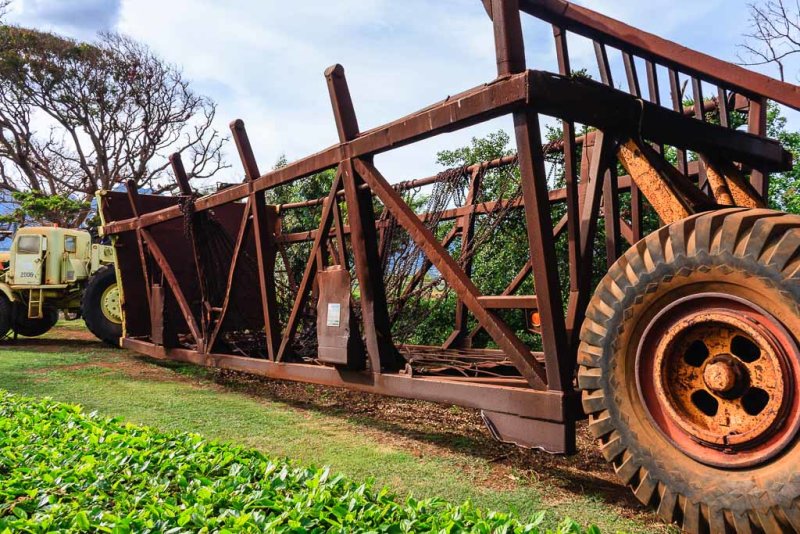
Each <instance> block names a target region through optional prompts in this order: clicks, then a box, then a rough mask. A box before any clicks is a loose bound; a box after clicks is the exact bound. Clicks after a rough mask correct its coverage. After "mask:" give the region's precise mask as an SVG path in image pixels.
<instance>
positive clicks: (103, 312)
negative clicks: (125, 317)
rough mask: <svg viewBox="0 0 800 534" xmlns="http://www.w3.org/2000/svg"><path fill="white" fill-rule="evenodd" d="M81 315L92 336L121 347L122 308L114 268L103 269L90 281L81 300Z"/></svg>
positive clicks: (108, 266) (107, 266) (109, 266)
mask: <svg viewBox="0 0 800 534" xmlns="http://www.w3.org/2000/svg"><path fill="white" fill-rule="evenodd" d="M81 315H82V316H83V320H84V322H85V323H86V327H87V328H88V329H89V330H90V331H91V332H92V334H94V335H95V336H97V338H98V339H100V340H102V341H105V342H106V343H108V344H109V345H113V346H115V347H119V338H120V337H122V308H121V303H120V298H119V287H118V286H117V274H116V272H115V270H114V267H113V266H111V265H106V266H104V267H101V268H100V269H98V270H97V272H96V273H95V274H94V275H93V276H92V277H91V278H90V279H89V283H88V284H86V289H85V290H84V291H83V297H82V298H81Z"/></svg>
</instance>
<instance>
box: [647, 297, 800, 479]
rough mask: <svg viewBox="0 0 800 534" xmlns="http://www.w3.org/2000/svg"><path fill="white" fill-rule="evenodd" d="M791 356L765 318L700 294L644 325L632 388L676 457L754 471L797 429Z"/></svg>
mask: <svg viewBox="0 0 800 534" xmlns="http://www.w3.org/2000/svg"><path fill="white" fill-rule="evenodd" d="M797 357H798V349H797V346H796V344H795V343H794V340H793V339H792V338H791V336H790V335H789V334H788V333H787V332H786V331H785V329H783V327H782V326H781V324H780V323H779V322H778V321H777V320H776V319H775V318H774V317H772V316H771V315H769V314H768V313H766V312H764V311H763V310H761V309H759V308H756V307H755V306H753V305H752V304H750V303H746V302H744V301H742V300H740V299H738V298H734V297H730V296H724V295H719V294H701V295H696V296H692V297H687V298H685V299H682V300H680V301H678V302H676V303H674V304H673V305H671V306H668V307H667V308H665V309H664V310H663V311H662V312H661V313H659V314H658V315H657V316H656V317H655V318H654V319H653V320H652V321H651V322H650V324H649V326H648V328H647V329H646V331H645V332H644V334H643V336H642V342H641V344H640V346H639V352H638V354H637V386H638V388H639V392H640V395H641V396H642V398H643V401H644V403H645V406H646V407H647V409H648V411H649V415H650V416H651V419H652V420H653V421H654V422H655V423H656V426H657V427H658V428H659V430H661V431H662V432H663V433H664V434H665V435H666V436H667V437H668V438H669V439H670V440H671V441H672V442H673V443H674V444H675V445H676V446H678V448H680V449H681V450H682V451H683V452H685V453H686V454H688V455H689V456H692V457H693V458H695V459H697V460H700V461H702V462H704V463H708V464H711V465H719V466H725V467H733V466H747V465H754V464H757V463H760V462H763V461H766V460H767V459H769V458H770V457H772V456H774V455H775V454H777V453H778V452H780V450H781V449H782V448H783V447H784V446H785V445H786V444H787V443H788V442H789V440H791V438H792V437H793V436H794V434H795V433H796V431H797V428H798V424H800V418H798V417H797V413H796V412H797V410H796V409H795V410H793V409H792V406H793V405H795V403H796V402H797V399H795V395H794V389H795V379H794V366H795V365H796V362H797ZM793 362H794V363H793ZM790 415H791V417H790Z"/></svg>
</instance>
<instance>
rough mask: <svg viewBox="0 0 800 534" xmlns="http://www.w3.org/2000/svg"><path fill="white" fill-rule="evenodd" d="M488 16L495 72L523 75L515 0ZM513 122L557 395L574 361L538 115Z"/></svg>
mask: <svg viewBox="0 0 800 534" xmlns="http://www.w3.org/2000/svg"><path fill="white" fill-rule="evenodd" d="M492 16H493V23H494V36H495V47H496V51H497V70H498V72H497V74H498V75H499V76H504V75H509V74H515V73H518V72H524V71H525V46H524V43H523V40H522V22H521V20H520V14H519V2H518V0H493V1H492ZM513 118H514V132H515V135H516V140H517V151H518V153H519V168H520V175H521V180H522V196H523V199H524V202H525V220H526V222H527V226H528V245H529V247H530V253H531V263H532V266H533V281H534V286H535V288H536V298H537V299H538V303H539V313H540V315H541V318H542V346H543V348H544V353H545V367H546V370H547V387H548V389H551V390H556V391H571V390H572V381H573V378H574V376H573V375H574V371H575V362H574V361H573V360H574V358H573V356H572V355H571V354H570V351H569V350H568V347H567V333H566V325H565V322H564V312H563V309H562V303H561V289H560V286H559V279H558V270H557V269H558V266H557V264H556V261H555V258H556V251H555V244H554V242H553V221H552V218H551V215H550V201H549V197H548V187H547V173H546V171H545V162H544V153H543V152H542V136H541V131H540V129H539V116H538V114H537V113H536V112H534V111H532V110H530V109H527V108H526V109H521V110H517V111H515V112H514V114H513Z"/></svg>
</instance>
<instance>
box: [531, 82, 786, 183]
mask: <svg viewBox="0 0 800 534" xmlns="http://www.w3.org/2000/svg"><path fill="white" fill-rule="evenodd" d="M530 83H531V85H530V88H531V90H530V98H531V107H533V108H534V109H536V110H537V111H539V112H540V113H542V114H545V115H552V116H557V117H559V118H561V119H563V120H570V121H574V122H576V123H580V124H586V125H589V126H593V127H595V128H597V129H599V130H603V131H605V132H607V133H611V134H613V135H616V136H626V137H641V138H643V139H646V140H648V141H652V142H655V143H658V144H663V145H670V146H674V147H677V148H682V149H690V150H693V151H696V152H700V153H704V154H715V155H718V156H719V157H723V158H725V159H730V160H731V161H736V162H739V163H744V164H746V165H748V166H750V167H756V168H764V169H765V170H775V171H780V170H788V169H790V168H791V166H792V161H791V154H790V153H789V152H787V151H786V150H784V148H783V147H782V146H781V144H780V143H779V142H777V141H773V140H769V139H765V138H763V137H760V136H758V135H752V134H748V133H746V132H741V131H738V130H731V129H729V128H724V127H722V126H718V125H715V124H710V123H704V122H700V121H698V120H696V119H693V118H691V117H686V116H685V115H683V114H681V113H678V112H675V111H671V110H669V109H666V108H664V107H662V106H659V105H656V104H653V103H651V102H647V101H644V100H641V99H638V98H635V97H634V96H632V95H629V94H627V93H624V92H622V91H618V90H616V89H613V88H611V87H607V86H605V85H603V84H601V83H598V82H595V81H592V80H586V79H575V78H568V77H565V76H560V75H557V74H552V73H548V72H542V71H532V72H530Z"/></svg>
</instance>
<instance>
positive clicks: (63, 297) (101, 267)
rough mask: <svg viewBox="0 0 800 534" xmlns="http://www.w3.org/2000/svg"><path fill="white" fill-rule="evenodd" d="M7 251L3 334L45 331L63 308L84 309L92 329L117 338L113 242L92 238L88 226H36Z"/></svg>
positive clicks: (0, 275) (0, 291) (0, 314)
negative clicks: (106, 242) (74, 227)
mask: <svg viewBox="0 0 800 534" xmlns="http://www.w3.org/2000/svg"><path fill="white" fill-rule="evenodd" d="M4 256H5V257H3V258H0V259H5V260H6V262H4V263H3V269H0V298H1V299H2V302H0V337H2V336H4V335H5V334H6V333H7V332H8V331H9V330H14V332H15V333H18V334H21V335H24V336H35V335H41V334H42V333H44V332H46V331H47V330H49V328H51V327H52V326H53V325H55V323H56V321H57V320H58V311H59V310H64V311H69V312H73V313H80V314H82V315H83V316H84V319H85V320H86V322H87V326H89V327H90V330H92V332H93V333H95V334H96V335H97V336H98V337H100V338H101V339H103V340H104V341H108V342H109V343H112V344H115V343H116V340H117V339H118V338H119V333H121V324H122V317H121V301H120V298H119V291H118V289H117V285H116V273H115V271H114V251H113V248H112V247H109V246H105V245H99V244H94V243H92V238H91V235H90V234H89V232H87V231H84V230H74V229H68V228H59V227H55V226H35V227H26V228H20V229H19V230H17V232H16V234H15V235H14V239H13V241H12V243H11V249H10V250H9V251H8V252H7V253H5V255H4ZM87 295H89V296H90V297H91V299H90V300H91V303H87V299H86V296H87ZM90 323H91V324H90Z"/></svg>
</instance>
